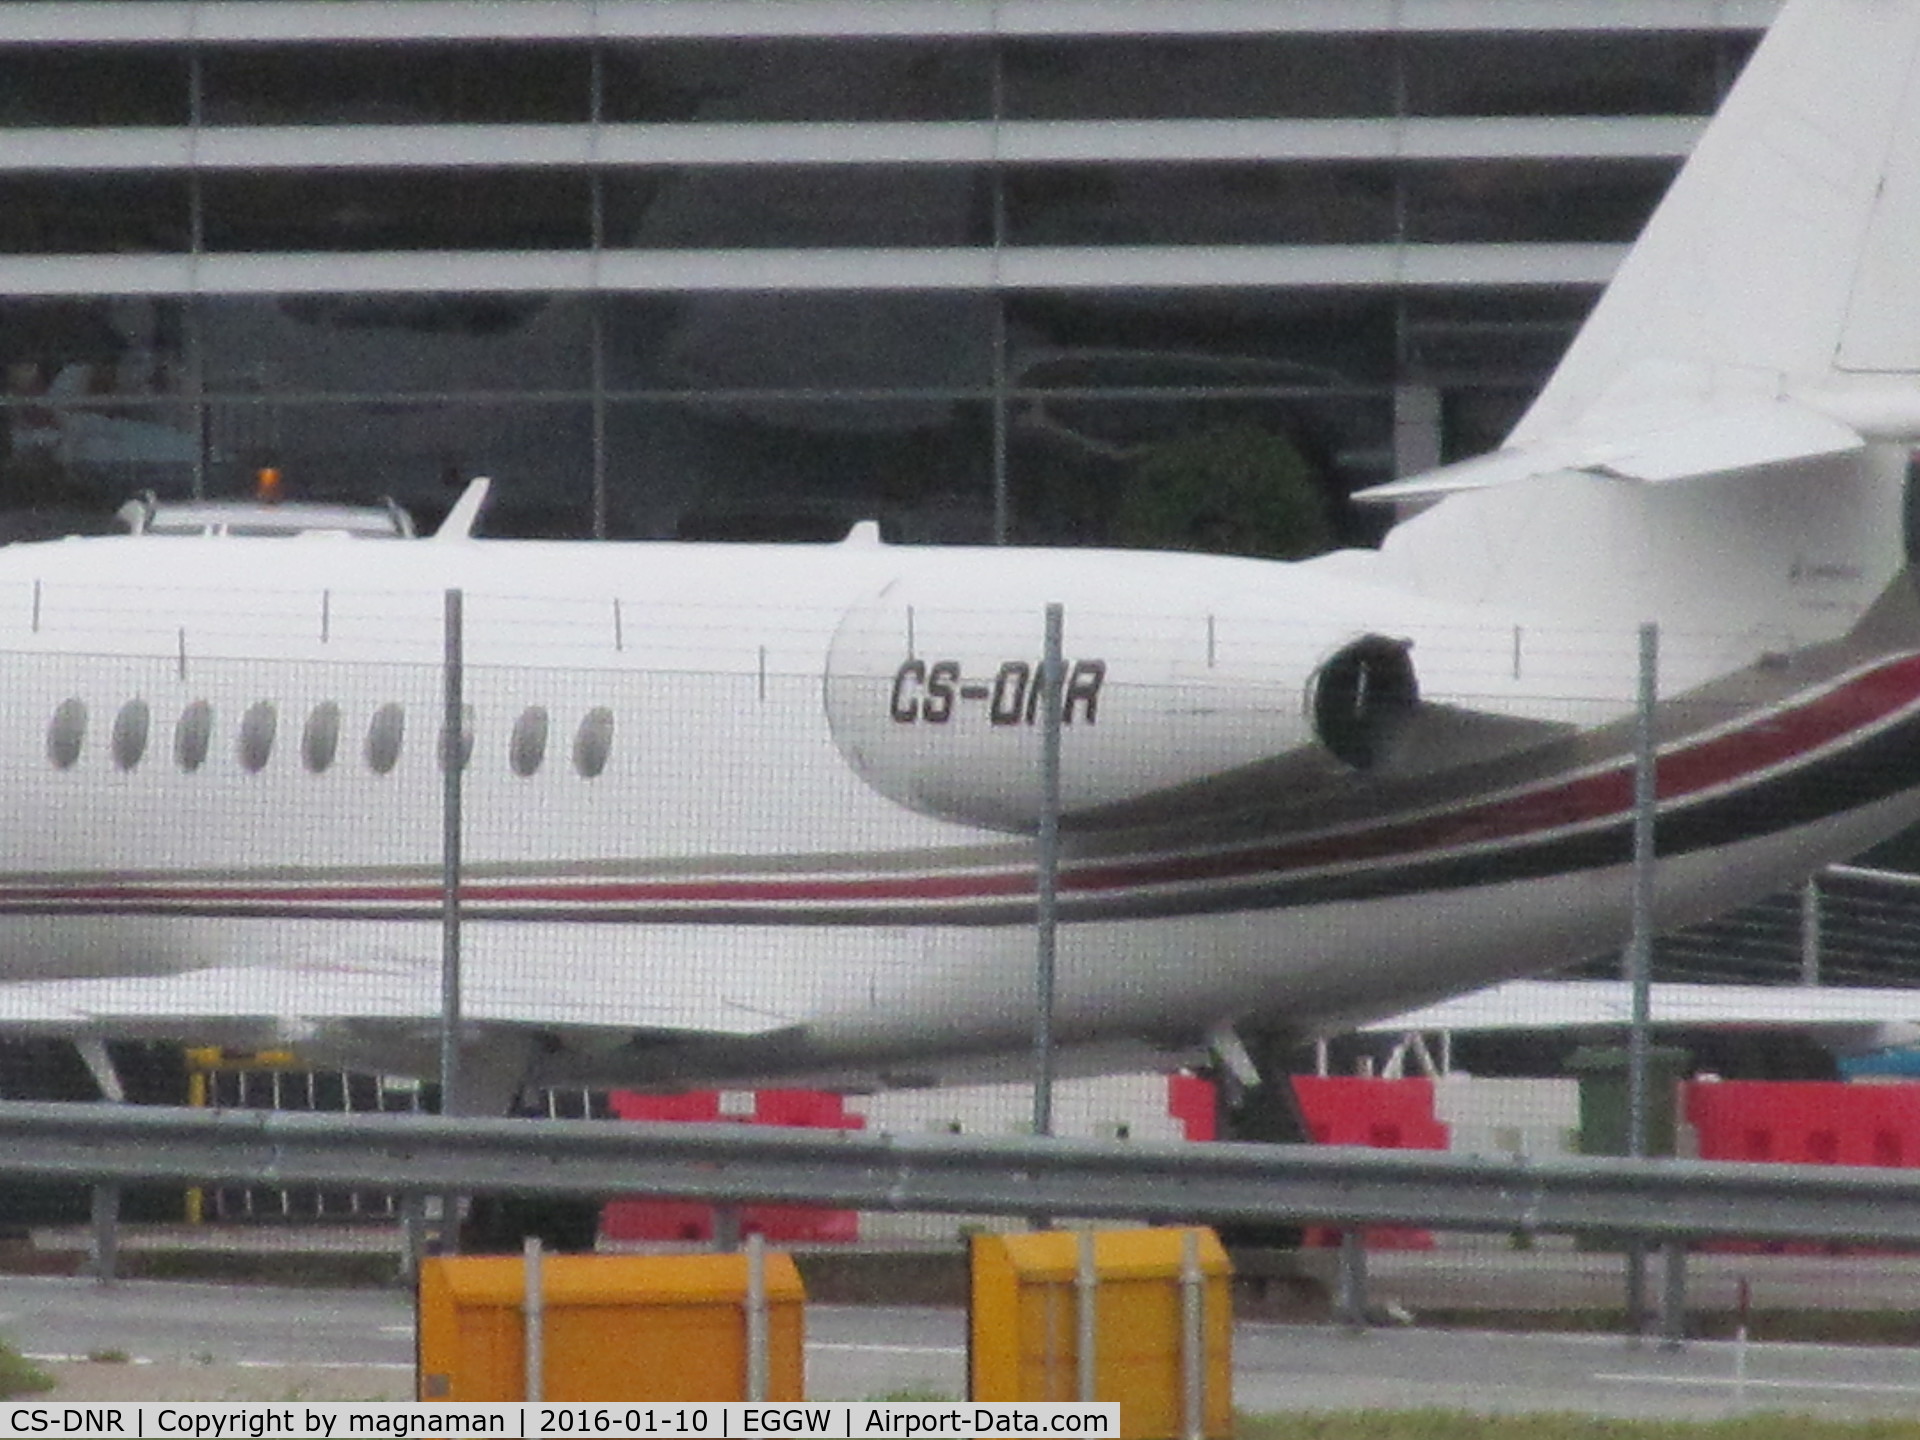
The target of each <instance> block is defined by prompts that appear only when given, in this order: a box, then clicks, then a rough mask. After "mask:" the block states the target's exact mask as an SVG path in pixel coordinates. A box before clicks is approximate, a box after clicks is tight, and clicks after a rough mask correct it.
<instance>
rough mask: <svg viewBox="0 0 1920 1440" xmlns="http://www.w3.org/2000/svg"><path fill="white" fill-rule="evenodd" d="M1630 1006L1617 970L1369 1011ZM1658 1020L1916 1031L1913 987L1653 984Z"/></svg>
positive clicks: (1842, 1034) (1898, 1035) (1868, 1046)
mask: <svg viewBox="0 0 1920 1440" xmlns="http://www.w3.org/2000/svg"><path fill="white" fill-rule="evenodd" d="M1632 1016H1633V991H1632V987H1630V986H1629V985H1627V984H1626V983H1625V982H1624V981H1618V980H1513V981H1509V982H1508V983H1506V984H1504V985H1495V986H1493V987H1492V988H1490V989H1486V990H1476V991H1474V992H1473V993H1472V994H1470V995H1459V996H1455V997H1454V998H1453V999H1451V1000H1442V1001H1440V1002H1438V1003H1437V1004H1433V1005H1428V1006H1425V1007H1423V1008H1421V1009H1419V1010H1409V1011H1406V1012H1405V1013H1403V1014H1400V1015H1393V1016H1389V1017H1387V1018H1386V1019H1383V1020H1376V1021H1373V1022H1371V1023H1369V1024H1367V1025H1364V1026H1362V1027H1361V1028H1362V1029H1363V1030H1366V1031H1371V1032H1375V1033H1381V1032H1384V1033H1390V1034H1399V1033H1415V1032H1427V1033H1433V1032H1443V1031H1449V1032H1454V1033H1459V1034H1466V1033H1494V1032H1514V1031H1526V1030H1618V1029H1621V1028H1623V1027H1624V1026H1626V1025H1627V1024H1628V1023H1629V1022H1630V1021H1631V1019H1632ZM1652 1019H1653V1024H1654V1025H1655V1027H1657V1028H1660V1029H1684V1030H1790V1031H1793V1032H1794V1033H1796V1034H1803V1035H1808V1036H1810V1037H1812V1038H1813V1039H1815V1040H1819V1041H1821V1042H1822V1043H1823V1044H1827V1045H1829V1046H1830V1047H1831V1048H1835V1049H1843V1050H1875V1049H1883V1048H1886V1047H1888V1046H1892V1045H1903V1044H1910V1043H1913V1041H1915V1040H1916V1039H1920V989H1913V990H1905V989H1883V988H1870V987H1865V986H1840V985H1831V986H1826V985H1687V984H1668V983H1662V984H1658V985H1655V986H1654V987H1653V992H1652Z"/></svg>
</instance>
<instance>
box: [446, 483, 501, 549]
mask: <svg viewBox="0 0 1920 1440" xmlns="http://www.w3.org/2000/svg"><path fill="white" fill-rule="evenodd" d="M491 489H493V481H492V480H491V479H489V478H488V477H487V476H485V475H476V476H474V477H473V479H471V480H469V481H468V482H467V488H466V489H465V490H462V491H461V492H460V498H459V499H458V500H456V501H454V504H453V508H452V509H451V510H449V511H448V512H447V518H446V519H444V520H442V521H441V522H440V528H439V529H438V530H436V531H434V532H433V538H434V539H436V540H471V539H472V538H473V526H474V522H475V521H477V520H478V519H479V518H480V512H481V511H482V510H484V509H485V508H486V504H487V492H488V491H490V490H491Z"/></svg>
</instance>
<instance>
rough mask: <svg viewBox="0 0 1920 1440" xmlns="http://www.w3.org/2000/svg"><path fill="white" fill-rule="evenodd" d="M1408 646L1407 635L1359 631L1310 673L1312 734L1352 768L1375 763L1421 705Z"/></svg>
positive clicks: (1367, 766)
mask: <svg viewBox="0 0 1920 1440" xmlns="http://www.w3.org/2000/svg"><path fill="white" fill-rule="evenodd" d="M1412 650H1413V644H1412V642H1411V641H1408V640H1392V639H1389V638H1388V637H1386V636H1385V635H1363V636H1361V637H1360V638H1359V639H1358V640H1355V641H1354V642H1353V643H1351V644H1350V645H1347V646H1344V647H1343V648H1342V649H1340V650H1339V651H1338V652H1337V653H1335V654H1334V656H1333V658H1332V659H1330V660H1328V661H1327V662H1326V663H1325V664H1324V665H1322V666H1321V667H1320V668H1319V670H1318V671H1316V672H1315V673H1314V677H1313V682H1312V703H1311V710H1312V715H1313V733H1314V737H1315V738H1316V739H1318V740H1319V742H1320V743H1321V744H1322V745H1324V746H1326V747H1327V749H1329V750H1331V751H1332V752H1333V753H1334V755H1335V756H1337V757H1338V758H1339V759H1340V760H1342V761H1344V762H1345V763H1346V764H1348V765H1351V766H1352V767H1353V768H1354V769H1356V770H1371V769H1373V768H1374V766H1376V765H1378V764H1379V763H1380V762H1381V760H1382V759H1384V758H1385V757H1386V754H1387V752H1388V750H1389V749H1390V748H1391V747H1392V744H1393V739H1394V736H1395V735H1396V734H1397V733H1398V731H1399V730H1400V728H1401V727H1402V726H1403V725H1404V724H1405V723H1406V722H1407V721H1408V720H1409V719H1411V718H1412V716H1413V713H1414V711H1415V710H1417V709H1418V708H1419V706H1420V682H1419V679H1418V678H1417V677H1416V676H1415V675H1414V673H1413V656H1412Z"/></svg>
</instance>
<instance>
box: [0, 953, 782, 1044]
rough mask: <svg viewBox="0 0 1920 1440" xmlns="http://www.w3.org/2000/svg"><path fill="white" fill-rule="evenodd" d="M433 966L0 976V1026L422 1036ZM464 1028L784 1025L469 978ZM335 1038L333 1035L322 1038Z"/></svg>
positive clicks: (197, 1036)
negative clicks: (16, 979)
mask: <svg viewBox="0 0 1920 1440" xmlns="http://www.w3.org/2000/svg"><path fill="white" fill-rule="evenodd" d="M440 1014H441V992H440V971H439V965H438V963H437V961H436V962H434V963H416V962H412V961H409V960H405V959H399V958H394V959H386V960H366V961H361V962H357V963H329V962H316V963H309V964H300V963H280V964H262V965H245V966H224V967H214V968H209V969H204V970H192V971H186V972H182V973H179V974H173V975H158V976H128V977H115V978H105V979H94V980H48V981H30V982H21V983H16V984H8V985H0V1032H7V1033H12V1034H16V1035H45V1036H58V1037H62V1038H68V1039H75V1040H83V1039H102V1040H138V1039H166V1040H182V1039H185V1040H188V1041H190V1042H191V1043H195V1044H203V1045H219V1046H225V1047H229V1048H251V1049H267V1048H274V1047H280V1046H296V1047H298V1046H302V1045H305V1044H309V1043H311V1042H315V1041H320V1042H323V1044H322V1047H321V1048H327V1049H331V1048H335V1045H336V1044H339V1043H345V1044H346V1045H348V1046H349V1047H353V1042H354V1041H355V1040H356V1039H359V1040H369V1041H370V1040H373V1039H374V1038H376V1037H378V1038H380V1039H382V1040H385V1041H388V1042H392V1041H402V1042H405V1041H412V1042H414V1043H416V1044H420V1043H430V1042H431V1040H432V1038H433V1037H434V1036H435V1035H437V1033H438V1026H439V1023H440ZM461 1015H462V1021H463V1028H464V1029H465V1030H467V1031H468V1032H469V1034H471V1033H472V1032H474V1031H478V1030H486V1031H493V1032H505V1031H508V1030H513V1031H518V1032H521V1033H523V1034H527V1035H546V1036H549V1037H553V1038H556V1039H564V1040H565V1041H567V1042H568V1043H569V1044H572V1045H576V1046H583V1047H586V1046H593V1047H598V1046H608V1045H614V1044H627V1043H630V1042H632V1041H634V1040H656V1039H657V1040H670V1039H687V1038H696V1037H697V1038H708V1039H747V1038H752V1037H759V1036H766V1035H770V1034H774V1033H776V1032H778V1031H781V1030H783V1029H786V1028H788V1026H787V1022H786V1021H785V1020H784V1019H783V1018H782V1017H779V1016H775V1015H770V1014H768V1013H766V1012H764V1011H757V1010H753V1009H750V1008H747V1007H744V1006H740V1005H734V1004H730V1003H728V1002H726V1001H725V1000H724V999H720V998H717V997H716V998H713V999H710V1000H706V1001H702V1002H697V1003H689V1002H688V1001H687V1000H686V999H684V998H678V999H676V998H671V997H665V996H661V997H657V998H641V997H637V996H634V995H632V994H630V993H629V994H625V995H622V994H619V993H609V991H608V990H606V989H600V988H597V987H591V986H588V987H573V986H559V985H547V986H541V987H524V988H523V987H518V986H516V987H514V988H513V990H512V992H511V993H510V994H509V993H504V992H501V991H499V990H498V987H488V986H478V987H473V986H470V987H469V988H468V989H467V991H466V992H465V993H463V995H462V1005H461ZM325 1042H333V1043H325Z"/></svg>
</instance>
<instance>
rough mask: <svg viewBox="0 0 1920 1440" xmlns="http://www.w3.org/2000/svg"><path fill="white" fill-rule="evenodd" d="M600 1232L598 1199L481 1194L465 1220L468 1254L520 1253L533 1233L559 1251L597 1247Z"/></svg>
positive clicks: (464, 1249)
mask: <svg viewBox="0 0 1920 1440" xmlns="http://www.w3.org/2000/svg"><path fill="white" fill-rule="evenodd" d="M599 1231H600V1205H599V1202H597V1201H594V1200H556V1199H550V1198H546V1197H539V1196H525V1195H476V1196H474V1197H473V1199H472V1200H471V1201H470V1202H468V1205H467V1214H466V1218H465V1219H464V1220H462V1221H461V1222H460V1253H461V1254H463V1255H518V1254H519V1253H520V1252H521V1251H522V1250H523V1249H524V1248H525V1247H526V1241H527V1238H528V1237H529V1236H534V1235H537V1236H539V1237H540V1245H541V1248H542V1249H544V1250H548V1251H554V1252H563V1253H565V1252H583V1251H591V1250H592V1249H593V1244H594V1239H595V1237H596V1236H597V1235H598V1234H599Z"/></svg>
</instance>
